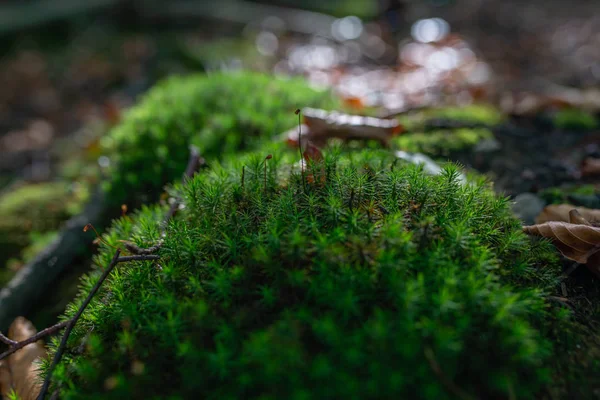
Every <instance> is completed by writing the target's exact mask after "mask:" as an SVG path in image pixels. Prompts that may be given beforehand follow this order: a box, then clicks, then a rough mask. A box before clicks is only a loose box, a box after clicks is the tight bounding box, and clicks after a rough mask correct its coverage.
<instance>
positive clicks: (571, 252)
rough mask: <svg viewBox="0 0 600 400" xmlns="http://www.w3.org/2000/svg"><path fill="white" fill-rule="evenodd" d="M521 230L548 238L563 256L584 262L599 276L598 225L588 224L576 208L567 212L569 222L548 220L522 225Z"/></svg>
mask: <svg viewBox="0 0 600 400" xmlns="http://www.w3.org/2000/svg"><path fill="white" fill-rule="evenodd" d="M523 231H524V232H525V233H528V234H530V235H535V236H542V237H545V238H548V239H550V240H551V241H552V243H553V244H554V246H556V248H557V249H558V250H559V251H560V252H561V253H562V255H563V256H565V257H567V258H568V259H570V260H573V261H576V262H578V263H580V264H586V266H587V267H588V269H589V270H590V271H592V272H593V273H594V274H596V275H598V277H600V255H599V252H600V227H596V226H592V225H591V224H589V222H588V221H586V220H585V219H584V218H583V217H582V216H581V214H579V212H577V210H574V209H573V210H571V211H570V212H569V222H562V221H550V222H546V223H543V224H537V225H531V226H524V227H523Z"/></svg>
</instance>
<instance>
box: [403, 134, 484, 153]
mask: <svg viewBox="0 0 600 400" xmlns="http://www.w3.org/2000/svg"><path fill="white" fill-rule="evenodd" d="M493 137H494V135H493V134H492V132H491V131H490V130H489V129H486V128H473V129H470V128H460V129H453V130H450V129H437V130H434V131H429V132H414V133H407V134H405V135H400V136H398V137H397V138H396V139H394V143H396V144H397V145H398V147H400V148H401V149H402V150H405V151H413V152H421V153H426V154H430V155H433V156H448V155H450V154H451V153H453V152H457V151H462V150H465V149H470V148H473V147H474V146H475V145H476V144H477V143H479V141H481V140H483V139H490V138H493Z"/></svg>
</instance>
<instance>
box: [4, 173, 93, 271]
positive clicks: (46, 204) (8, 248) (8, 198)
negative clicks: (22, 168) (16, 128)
mask: <svg viewBox="0 0 600 400" xmlns="http://www.w3.org/2000/svg"><path fill="white" fill-rule="evenodd" d="M82 202H83V200H82V198H81V197H80V196H79V195H78V194H77V193H74V192H72V191H70V190H69V186H68V185H67V184H65V183H62V182H49V183H39V184H28V185H24V186H20V187H17V188H16V189H14V190H12V191H9V192H7V193H6V194H4V195H3V196H1V197H0V254H1V256H0V267H4V264H5V263H6V261H7V260H8V259H10V258H11V257H15V256H17V255H19V253H20V251H21V250H23V249H24V248H26V247H28V246H29V245H31V244H32V243H34V242H35V241H36V240H35V239H36V237H37V236H36V235H37V234H40V233H47V232H51V231H55V230H57V229H58V228H59V227H60V226H61V224H62V222H63V221H64V220H66V219H67V218H69V217H71V216H72V215H74V214H76V213H77V212H79V210H80V207H81V205H82ZM32 235H33V236H32ZM32 239H33V240H32ZM4 279H7V278H6V277H4V278H2V279H0V280H4Z"/></svg>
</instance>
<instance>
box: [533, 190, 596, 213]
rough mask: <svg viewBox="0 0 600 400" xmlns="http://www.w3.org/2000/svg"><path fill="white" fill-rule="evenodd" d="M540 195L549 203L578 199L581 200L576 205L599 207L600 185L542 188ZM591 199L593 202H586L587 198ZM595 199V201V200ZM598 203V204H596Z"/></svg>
mask: <svg viewBox="0 0 600 400" xmlns="http://www.w3.org/2000/svg"><path fill="white" fill-rule="evenodd" d="M539 196H540V197H541V198H542V199H543V200H544V201H545V202H546V203H547V204H565V203H573V202H574V200H575V203H577V201H576V200H578V199H579V200H580V202H579V203H581V204H575V205H581V206H584V207H589V208H598V205H599V204H600V203H598V202H600V187H598V186H597V185H591V184H586V185H564V186H560V187H551V188H547V189H544V190H542V191H541V192H540V193H539ZM586 199H589V201H588V202H590V203H591V204H584V203H585V201H583V202H582V201H581V200H586ZM594 200H595V201H594ZM594 203H597V204H594Z"/></svg>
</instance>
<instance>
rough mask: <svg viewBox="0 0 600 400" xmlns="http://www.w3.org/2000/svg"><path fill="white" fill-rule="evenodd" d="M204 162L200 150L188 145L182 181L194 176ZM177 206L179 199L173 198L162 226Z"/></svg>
mask: <svg viewBox="0 0 600 400" xmlns="http://www.w3.org/2000/svg"><path fill="white" fill-rule="evenodd" d="M205 163H206V161H205V160H204V158H202V157H201V156H200V151H199V150H198V148H197V147H196V146H190V158H189V160H188V164H187V167H186V168H185V172H184V174H183V182H184V183H185V182H186V180H188V179H190V178H191V177H192V176H194V173H196V171H198V169H199V168H200V167H201V166H202V165H204V164H205ZM178 208H179V201H177V200H175V201H174V202H173V204H171V207H170V208H169V211H168V212H167V215H165V219H164V221H163V226H167V224H168V222H169V221H170V220H171V218H173V215H175V213H176V212H177V209H178Z"/></svg>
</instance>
